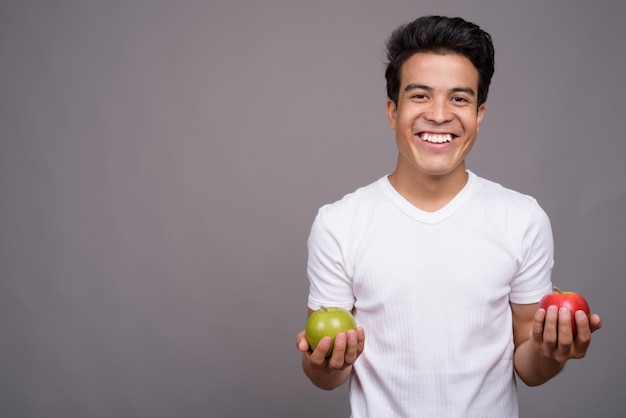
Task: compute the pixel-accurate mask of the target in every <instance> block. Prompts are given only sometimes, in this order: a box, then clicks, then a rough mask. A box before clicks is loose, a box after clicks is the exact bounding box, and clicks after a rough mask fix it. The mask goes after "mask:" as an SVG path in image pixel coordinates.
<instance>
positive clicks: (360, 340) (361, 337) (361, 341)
mask: <svg viewBox="0 0 626 418" xmlns="http://www.w3.org/2000/svg"><path fill="white" fill-rule="evenodd" d="M356 337H357V348H356V351H357V356H358V355H359V354H361V353H362V352H363V350H364V349H365V331H364V330H363V328H361V327H358V328H357V329H356Z"/></svg>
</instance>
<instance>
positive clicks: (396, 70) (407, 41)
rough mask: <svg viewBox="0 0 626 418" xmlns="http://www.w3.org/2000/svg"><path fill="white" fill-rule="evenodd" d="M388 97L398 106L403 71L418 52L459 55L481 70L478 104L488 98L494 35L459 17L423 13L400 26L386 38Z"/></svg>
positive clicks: (492, 66)
mask: <svg viewBox="0 0 626 418" xmlns="http://www.w3.org/2000/svg"><path fill="white" fill-rule="evenodd" d="M386 46H387V60H388V63H387V69H386V71H385V78H386V79H387V97H389V99H391V100H392V101H393V102H394V103H395V104H396V105H397V104H398V95H399V93H400V77H401V74H400V70H401V69H402V65H403V64H404V63H405V62H406V60H408V59H409V58H410V57H411V56H413V55H414V54H416V53H418V52H434V53H437V54H459V55H462V56H464V57H466V58H468V59H469V60H470V61H471V62H472V64H474V67H476V69H477V70H478V106H480V105H481V104H483V103H485V102H486V101H487V93H488V92H489V84H490V83H491V77H492V76H493V72H494V48H493V42H492V40H491V36H490V35H489V34H488V33H487V32H485V31H483V30H482V29H481V28H480V27H479V26H478V25H476V24H474V23H471V22H468V21H466V20H464V19H462V18H460V17H445V16H423V17H419V18H417V19H416V20H414V21H413V22H410V23H407V24H405V25H402V26H400V27H398V28H397V29H396V30H395V31H394V32H393V33H392V34H391V36H390V37H389V39H388V40H387V44H386Z"/></svg>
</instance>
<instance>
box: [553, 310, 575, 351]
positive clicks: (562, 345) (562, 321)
mask: <svg viewBox="0 0 626 418" xmlns="http://www.w3.org/2000/svg"><path fill="white" fill-rule="evenodd" d="M557 340H558V349H557V351H558V352H559V354H561V355H563V356H565V355H567V353H569V352H570V350H571V349H572V341H574V337H573V333H572V315H571V314H570V310H569V309H568V308H564V307H562V308H561V309H559V319H558V332H557Z"/></svg>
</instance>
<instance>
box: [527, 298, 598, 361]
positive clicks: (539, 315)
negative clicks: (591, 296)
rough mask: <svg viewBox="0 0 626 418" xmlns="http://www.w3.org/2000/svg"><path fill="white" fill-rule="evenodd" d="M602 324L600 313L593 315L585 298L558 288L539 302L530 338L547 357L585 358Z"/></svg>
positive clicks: (561, 358) (561, 359)
mask: <svg viewBox="0 0 626 418" xmlns="http://www.w3.org/2000/svg"><path fill="white" fill-rule="evenodd" d="M601 326H602V320H601V319H600V317H599V316H598V315H597V314H590V311H589V304H588V303H587V301H586V300H585V299H584V297H582V296H581V295H580V294H578V293H575V292H562V291H561V290H560V289H558V288H556V287H555V288H554V292H552V293H550V294H548V295H546V296H544V297H543V298H542V300H541V301H540V302H539V304H538V309H537V312H536V313H535V318H534V324H533V327H532V331H531V334H530V339H531V341H532V343H533V345H534V346H535V347H536V349H537V350H538V351H540V352H542V353H543V354H544V355H545V356H546V357H549V358H552V359H554V360H556V361H558V362H559V363H564V362H566V361H567V360H569V359H572V358H577V359H580V358H583V357H584V356H585V355H586V353H587V349H588V347H589V344H590V343H591V334H592V333H593V332H594V331H596V330H598V329H600V327H601Z"/></svg>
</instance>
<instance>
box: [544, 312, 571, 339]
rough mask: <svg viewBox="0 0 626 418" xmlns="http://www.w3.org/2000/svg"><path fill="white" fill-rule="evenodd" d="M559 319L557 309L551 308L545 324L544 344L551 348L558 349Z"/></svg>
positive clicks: (547, 313)
mask: <svg viewBox="0 0 626 418" xmlns="http://www.w3.org/2000/svg"><path fill="white" fill-rule="evenodd" d="M558 318H559V310H558V309H557V307H556V306H549V307H548V311H547V312H546V319H545V321H544V324H543V342H544V343H546V344H548V345H549V346H551V347H556V342H557V323H558ZM570 332H571V331H570Z"/></svg>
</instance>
